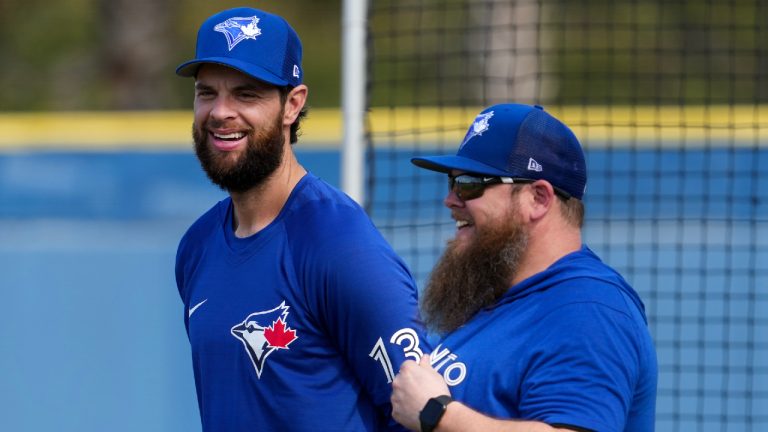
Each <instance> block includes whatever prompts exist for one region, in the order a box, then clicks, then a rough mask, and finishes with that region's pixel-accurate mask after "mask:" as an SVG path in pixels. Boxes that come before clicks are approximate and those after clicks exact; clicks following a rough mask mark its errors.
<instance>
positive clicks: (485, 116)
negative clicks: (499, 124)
mask: <svg viewBox="0 0 768 432" xmlns="http://www.w3.org/2000/svg"><path fill="white" fill-rule="evenodd" d="M491 117H493V111H488V112H486V113H480V114H478V115H477V117H475V121H474V122H473V123H472V126H470V127H469V130H468V131H467V135H466V136H465V137H464V141H462V142H461V145H460V146H459V149H461V148H462V147H464V144H466V143H467V141H469V140H471V139H472V138H474V137H476V136H478V135H482V134H483V132H485V131H487V130H488V128H490V127H491V125H490V123H488V121H489V120H490V119H491Z"/></svg>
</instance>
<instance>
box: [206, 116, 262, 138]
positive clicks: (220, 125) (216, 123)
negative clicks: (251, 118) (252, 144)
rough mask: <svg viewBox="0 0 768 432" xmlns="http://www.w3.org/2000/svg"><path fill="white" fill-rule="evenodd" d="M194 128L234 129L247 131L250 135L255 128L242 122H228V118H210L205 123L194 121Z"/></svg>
mask: <svg viewBox="0 0 768 432" xmlns="http://www.w3.org/2000/svg"><path fill="white" fill-rule="evenodd" d="M192 128H193V130H196V131H200V132H204V131H208V130H211V129H233V130H238V131H240V132H245V134H246V135H248V136H253V134H254V130H253V128H252V127H248V126H245V127H244V126H243V125H240V124H234V123H232V122H228V121H226V120H212V119H208V120H206V121H205V122H204V123H203V124H198V123H197V122H193V123H192Z"/></svg>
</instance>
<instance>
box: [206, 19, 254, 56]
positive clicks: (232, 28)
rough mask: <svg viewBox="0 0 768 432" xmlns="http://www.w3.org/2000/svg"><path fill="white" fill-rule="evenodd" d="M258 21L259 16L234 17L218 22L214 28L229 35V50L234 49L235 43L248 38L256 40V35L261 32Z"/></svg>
mask: <svg viewBox="0 0 768 432" xmlns="http://www.w3.org/2000/svg"><path fill="white" fill-rule="evenodd" d="M258 23H259V18H258V17H256V16H252V17H248V18H242V17H234V18H230V19H228V20H226V21H224V22H222V23H219V24H216V26H215V27H213V29H214V30H216V31H217V32H222V33H224V36H226V37H227V45H228V46H229V50H230V51H232V48H234V47H235V45H237V44H239V43H240V42H242V41H244V40H246V39H253V40H256V36H259V35H260V34H261V29H260V28H259V26H258V25H257V24H258Z"/></svg>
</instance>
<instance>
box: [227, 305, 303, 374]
mask: <svg viewBox="0 0 768 432" xmlns="http://www.w3.org/2000/svg"><path fill="white" fill-rule="evenodd" d="M288 308H289V306H286V305H285V302H282V303H280V305H279V306H278V307H276V308H274V309H270V310H268V311H263V312H254V313H252V314H250V315H248V317H247V318H245V319H244V320H243V322H241V323H239V324H236V325H235V326H234V327H232V330H231V332H232V336H234V337H236V338H237V339H238V340H240V342H242V343H243V346H244V347H245V351H246V352H247V353H248V356H249V357H250V358H251V363H253V367H254V368H255V369H256V375H257V376H258V377H259V378H261V371H262V370H264V363H265V362H266V360H267V356H269V355H270V354H272V352H273V351H275V350H276V349H288V345H289V344H290V343H291V342H293V341H295V340H296V339H298V336H296V330H293V329H292V328H290V327H288V325H287V324H286V322H287V319H288Z"/></svg>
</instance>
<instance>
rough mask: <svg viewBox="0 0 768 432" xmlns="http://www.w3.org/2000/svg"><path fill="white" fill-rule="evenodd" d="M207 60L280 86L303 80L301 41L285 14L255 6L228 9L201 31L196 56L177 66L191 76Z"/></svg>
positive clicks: (178, 71)
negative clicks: (284, 16)
mask: <svg viewBox="0 0 768 432" xmlns="http://www.w3.org/2000/svg"><path fill="white" fill-rule="evenodd" d="M203 63H215V64H220V65H224V66H228V67H231V68H234V69H237V70H239V71H240V72H242V73H244V74H247V75H250V76H252V77H254V78H256V79H258V80H261V81H264V82H267V83H269V84H273V85H276V86H279V87H282V86H292V87H295V86H297V85H299V84H301V82H302V75H303V71H302V69H301V41H300V40H299V36H298V35H297V34H296V32H295V31H294V30H293V28H291V26H290V25H289V24H288V22H287V21H285V20H284V19H283V18H282V17H280V16H277V15H274V14H271V13H267V12H264V11H260V10H258V9H253V8H246V7H242V8H235V9H228V10H225V11H222V12H219V13H217V14H216V15H213V16H212V17H210V18H208V19H207V20H206V21H205V22H204V23H203V25H201V26H200V30H199V31H198V32H197V49H196V50H195V58H194V59H193V60H190V61H188V62H185V63H182V64H181V65H179V67H178V68H176V74H177V75H180V76H184V77H191V76H195V75H196V74H197V69H198V68H199V67H200V65H202V64H203Z"/></svg>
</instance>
